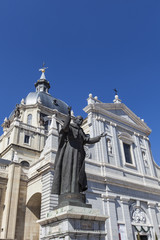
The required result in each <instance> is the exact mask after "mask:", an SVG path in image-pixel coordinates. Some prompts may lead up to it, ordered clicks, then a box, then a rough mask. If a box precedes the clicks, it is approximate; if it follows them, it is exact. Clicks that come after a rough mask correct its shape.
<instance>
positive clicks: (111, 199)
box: [102, 194, 119, 240]
mask: <svg viewBox="0 0 160 240" xmlns="http://www.w3.org/2000/svg"><path fill="white" fill-rule="evenodd" d="M115 199H116V196H114V195H111V194H106V195H102V200H103V204H104V211H105V215H108V216H109V218H108V220H107V223H106V224H107V228H108V231H107V237H108V239H109V240H115V239H119V236H118V225H117V214H116V205H115Z"/></svg>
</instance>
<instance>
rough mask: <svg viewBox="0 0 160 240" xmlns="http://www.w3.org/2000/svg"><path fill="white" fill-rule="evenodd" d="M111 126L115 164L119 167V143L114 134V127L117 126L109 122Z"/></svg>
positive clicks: (115, 133)
mask: <svg viewBox="0 0 160 240" xmlns="http://www.w3.org/2000/svg"><path fill="white" fill-rule="evenodd" d="M110 125H111V132H112V135H113V147H114V153H115V156H114V158H115V163H116V166H117V167H121V160H120V154H119V143H118V139H117V132H116V126H117V124H115V123H113V122H110Z"/></svg>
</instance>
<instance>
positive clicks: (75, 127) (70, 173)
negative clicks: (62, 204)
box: [52, 108, 106, 195]
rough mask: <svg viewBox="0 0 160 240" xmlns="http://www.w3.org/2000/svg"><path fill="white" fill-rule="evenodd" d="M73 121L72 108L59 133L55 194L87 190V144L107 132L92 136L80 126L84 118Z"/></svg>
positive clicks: (53, 188)
mask: <svg viewBox="0 0 160 240" xmlns="http://www.w3.org/2000/svg"><path fill="white" fill-rule="evenodd" d="M70 121H71V108H68V116H67V118H66V121H65V122H64V124H63V127H62V129H61V131H60V133H59V146H58V151H57V154H56V159H55V173H54V180H53V185H52V193H53V194H58V195H61V194H66V193H80V192H83V191H85V190H87V178H86V173H85V161H84V159H85V151H84V145H85V144H93V143H96V142H98V141H99V140H100V139H101V137H104V136H105V135H106V133H102V134H101V135H99V136H97V137H94V138H90V137H89V136H88V135H86V134H85V133H84V131H83V129H82V128H81V127H80V126H81V124H82V122H83V118H82V117H81V116H78V117H76V118H75V120H74V123H70Z"/></svg>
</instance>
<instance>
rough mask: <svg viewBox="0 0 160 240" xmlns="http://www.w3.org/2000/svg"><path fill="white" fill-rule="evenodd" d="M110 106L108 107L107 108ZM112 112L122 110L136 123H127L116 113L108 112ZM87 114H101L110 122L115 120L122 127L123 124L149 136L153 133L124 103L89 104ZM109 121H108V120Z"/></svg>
mask: <svg viewBox="0 0 160 240" xmlns="http://www.w3.org/2000/svg"><path fill="white" fill-rule="evenodd" d="M116 105H118V107H117V108H115V106H116ZM106 106H108V107H106ZM110 109H111V110H112V109H122V110H124V112H125V113H126V114H127V115H128V116H129V117H130V118H131V119H133V121H135V122H136V123H137V124H136V123H132V122H129V121H127V120H126V119H125V118H122V117H120V116H117V115H116V114H114V113H111V112H110V111H108V110H110ZM83 110H84V111H85V112H87V113H90V112H93V113H99V114H103V115H105V116H107V117H109V118H110V121H112V120H115V121H117V122H118V123H117V125H120V124H121V123H123V124H125V125H127V126H130V127H131V128H132V129H136V130H139V131H141V132H144V133H145V134H146V135H147V136H148V135H149V134H150V133H151V129H150V128H149V127H148V126H147V125H146V124H145V123H143V122H142V121H141V120H140V119H139V118H138V117H137V116H136V115H135V114H134V113H133V112H132V111H131V110H129V108H128V107H126V106H125V105H124V104H123V103H120V104H114V103H113V104H112V103H98V104H96V103H95V104H89V105H88V106H86V107H85V108H84V109H83ZM106 120H107V119H106Z"/></svg>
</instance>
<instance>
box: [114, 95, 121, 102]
mask: <svg viewBox="0 0 160 240" xmlns="http://www.w3.org/2000/svg"><path fill="white" fill-rule="evenodd" d="M113 102H114V103H121V102H122V101H121V100H120V99H119V97H118V95H115V98H114V100H113Z"/></svg>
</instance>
